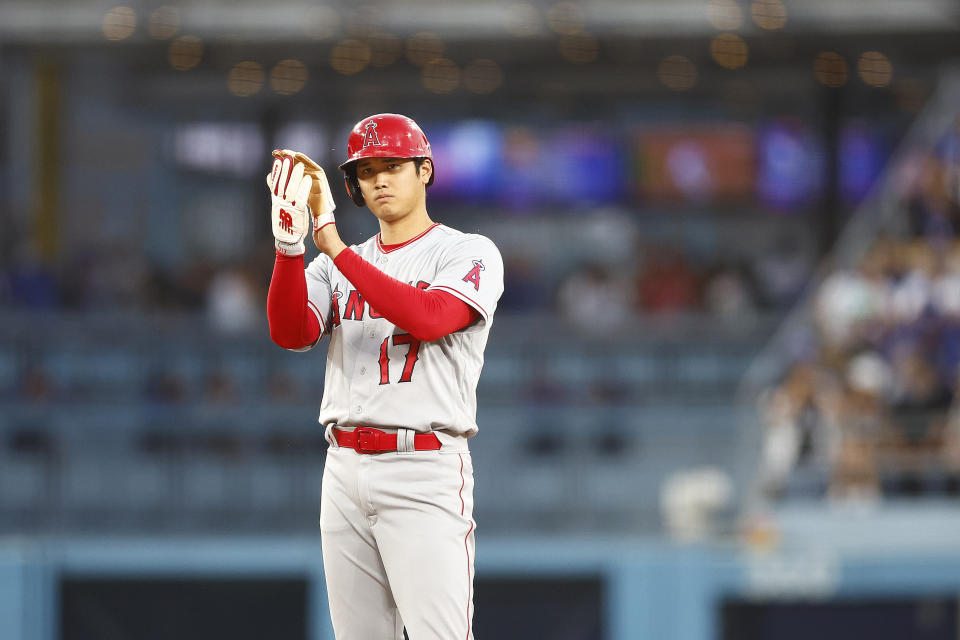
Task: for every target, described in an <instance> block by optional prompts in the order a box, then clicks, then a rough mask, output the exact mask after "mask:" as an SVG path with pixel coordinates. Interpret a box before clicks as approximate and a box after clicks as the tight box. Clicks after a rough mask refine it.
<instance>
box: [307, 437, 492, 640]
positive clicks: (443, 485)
mask: <svg viewBox="0 0 960 640" xmlns="http://www.w3.org/2000/svg"><path fill="white" fill-rule="evenodd" d="M328 441H330V439H329V438H328ZM444 441H445V442H446V439H444ZM451 448H452V449H459V450H460V452H458V451H456V450H454V451H449V449H451ZM321 494H322V495H321V501H320V532H321V541H322V547H323V566H324V574H325V576H326V583H327V598H328V600H329V603H330V617H331V619H332V621H333V630H334V634H335V635H336V637H337V640H402V638H403V628H404V626H406V629H407V634H408V635H409V637H410V640H458V639H463V640H472V639H473V625H472V621H473V561H474V529H475V526H476V523H475V522H474V521H473V464H472V462H471V460H470V454H469V452H467V451H466V446H465V445H464V446H462V447H449V448H448V447H447V446H446V445H445V446H444V448H443V449H441V450H440V451H416V452H389V453H378V454H359V453H357V452H355V451H354V450H353V449H347V448H340V447H338V446H336V444H335V442H333V443H331V446H330V448H329V449H328V451H327V460H326V465H325V467H324V470H323V487H322V492H321Z"/></svg>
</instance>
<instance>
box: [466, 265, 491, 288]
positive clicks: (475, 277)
mask: <svg viewBox="0 0 960 640" xmlns="http://www.w3.org/2000/svg"><path fill="white" fill-rule="evenodd" d="M484 269H486V267H484V266H483V260H474V261H473V269H470V271H468V272H467V275H465V276H463V281H464V282H469V283H470V284H472V285H473V288H474V289H475V290H477V291H480V272H481V271H483V270H484Z"/></svg>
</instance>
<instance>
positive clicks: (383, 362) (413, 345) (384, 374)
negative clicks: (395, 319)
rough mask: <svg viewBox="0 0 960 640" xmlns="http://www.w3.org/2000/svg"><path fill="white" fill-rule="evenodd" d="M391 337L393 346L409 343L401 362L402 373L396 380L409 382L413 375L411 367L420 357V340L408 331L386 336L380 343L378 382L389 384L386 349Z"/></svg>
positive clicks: (388, 365)
mask: <svg viewBox="0 0 960 640" xmlns="http://www.w3.org/2000/svg"><path fill="white" fill-rule="evenodd" d="M391 339H392V340H393V346H399V345H403V344H406V345H410V348H409V349H408V350H407V356H406V359H405V360H404V362H403V373H401V374H400V380H398V382H410V379H411V378H412V377H413V367H414V365H415V364H417V360H419V359H420V341H419V340H417V339H416V338H414V337H413V336H412V335H410V334H409V333H397V334H394V335H392V336H387V337H386V338H384V339H383V342H381V343H380V360H379V363H380V384H390V356H389V354H388V353H387V351H388V349H389V347H390V340H391Z"/></svg>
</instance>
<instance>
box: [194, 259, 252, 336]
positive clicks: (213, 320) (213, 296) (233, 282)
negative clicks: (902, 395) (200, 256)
mask: <svg viewBox="0 0 960 640" xmlns="http://www.w3.org/2000/svg"><path fill="white" fill-rule="evenodd" d="M257 289H258V287H257V286H256V285H255V281H254V278H253V276H252V274H251V273H250V271H249V269H246V268H244V266H243V265H238V266H234V267H231V268H227V269H222V270H220V271H219V272H217V274H216V275H214V276H213V278H212V279H211V280H210V284H209V286H208V287H207V293H206V313H207V320H208V321H209V323H210V325H211V326H212V327H213V328H214V329H215V330H217V331H220V332H223V333H242V332H244V331H250V330H252V329H256V328H258V327H261V326H262V325H263V309H262V307H263V304H264V303H263V300H264V299H265V298H266V293H265V292H263V291H262V290H260V291H258V290H257Z"/></svg>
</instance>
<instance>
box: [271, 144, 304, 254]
mask: <svg viewBox="0 0 960 640" xmlns="http://www.w3.org/2000/svg"><path fill="white" fill-rule="evenodd" d="M312 185H313V179H312V178H311V177H309V176H306V175H304V165H303V163H302V162H296V161H295V160H294V157H293V156H292V155H286V154H280V155H277V153H276V152H274V161H273V168H272V169H271V171H270V173H269V174H268V175H267V187H269V189H270V200H271V208H270V219H271V222H272V223H273V237H274V238H275V239H276V247H277V251H279V252H280V253H282V254H284V255H288V256H298V255H302V254H303V253H304V246H303V239H304V238H306V237H307V232H308V228H309V224H310V218H311V217H312V214H311V210H310V205H309V198H310V189H311V187H312Z"/></svg>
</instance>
